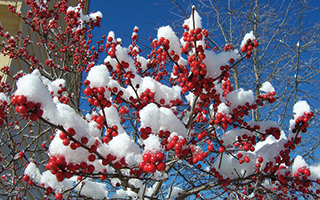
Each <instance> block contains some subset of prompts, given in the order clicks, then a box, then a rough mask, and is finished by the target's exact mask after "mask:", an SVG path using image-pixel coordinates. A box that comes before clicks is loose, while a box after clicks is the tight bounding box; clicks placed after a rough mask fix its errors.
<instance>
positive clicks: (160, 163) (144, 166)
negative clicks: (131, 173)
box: [139, 152, 166, 173]
mask: <svg viewBox="0 0 320 200" xmlns="http://www.w3.org/2000/svg"><path fill="white" fill-rule="evenodd" d="M142 159H143V162H140V163H139V168H140V169H141V170H142V171H143V172H145V173H154V172H156V170H158V171H160V172H163V171H164V170H165V168H166V163H165V162H164V159H165V156H164V154H163V153H161V152H158V153H154V152H148V153H144V154H143V156H142Z"/></svg>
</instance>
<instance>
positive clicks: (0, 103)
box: [0, 100, 8, 126]
mask: <svg viewBox="0 0 320 200" xmlns="http://www.w3.org/2000/svg"><path fill="white" fill-rule="evenodd" d="M7 105H8V102H7V101H5V100H0V126H1V125H3V124H4V123H5V120H6V117H7V114H8V107H7Z"/></svg>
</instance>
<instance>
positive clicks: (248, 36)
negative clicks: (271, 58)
mask: <svg viewBox="0 0 320 200" xmlns="http://www.w3.org/2000/svg"><path fill="white" fill-rule="evenodd" d="M248 39H251V40H254V39H256V37H255V36H254V35H253V31H251V32H250V33H246V34H245V36H244V38H243V40H242V42H241V45H240V47H243V46H244V45H245V44H246V43H247V40H248Z"/></svg>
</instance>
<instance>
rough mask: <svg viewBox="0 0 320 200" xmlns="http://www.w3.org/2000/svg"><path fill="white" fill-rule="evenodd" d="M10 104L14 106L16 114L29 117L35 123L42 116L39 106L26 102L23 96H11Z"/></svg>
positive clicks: (38, 104)
mask: <svg viewBox="0 0 320 200" xmlns="http://www.w3.org/2000/svg"><path fill="white" fill-rule="evenodd" d="M11 103H12V105H13V106H16V112H17V113H19V114H20V115H21V116H22V117H26V118H27V117H29V118H30V120H31V121H36V120H37V119H38V118H39V117H41V116H42V114H43V111H42V109H41V104H40V103H33V102H31V101H28V100H27V97H26V96H24V95H12V101H11Z"/></svg>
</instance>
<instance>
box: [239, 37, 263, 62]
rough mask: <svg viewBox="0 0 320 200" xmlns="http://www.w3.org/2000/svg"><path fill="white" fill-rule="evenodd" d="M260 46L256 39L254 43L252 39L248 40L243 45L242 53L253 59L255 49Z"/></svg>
mask: <svg viewBox="0 0 320 200" xmlns="http://www.w3.org/2000/svg"><path fill="white" fill-rule="evenodd" d="M258 46H259V43H258V41H257V40H256V39H254V40H253V41H252V40H251V39H248V40H247V41H246V43H245V44H244V45H243V47H241V52H242V53H247V58H251V56H252V50H253V47H258Z"/></svg>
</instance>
